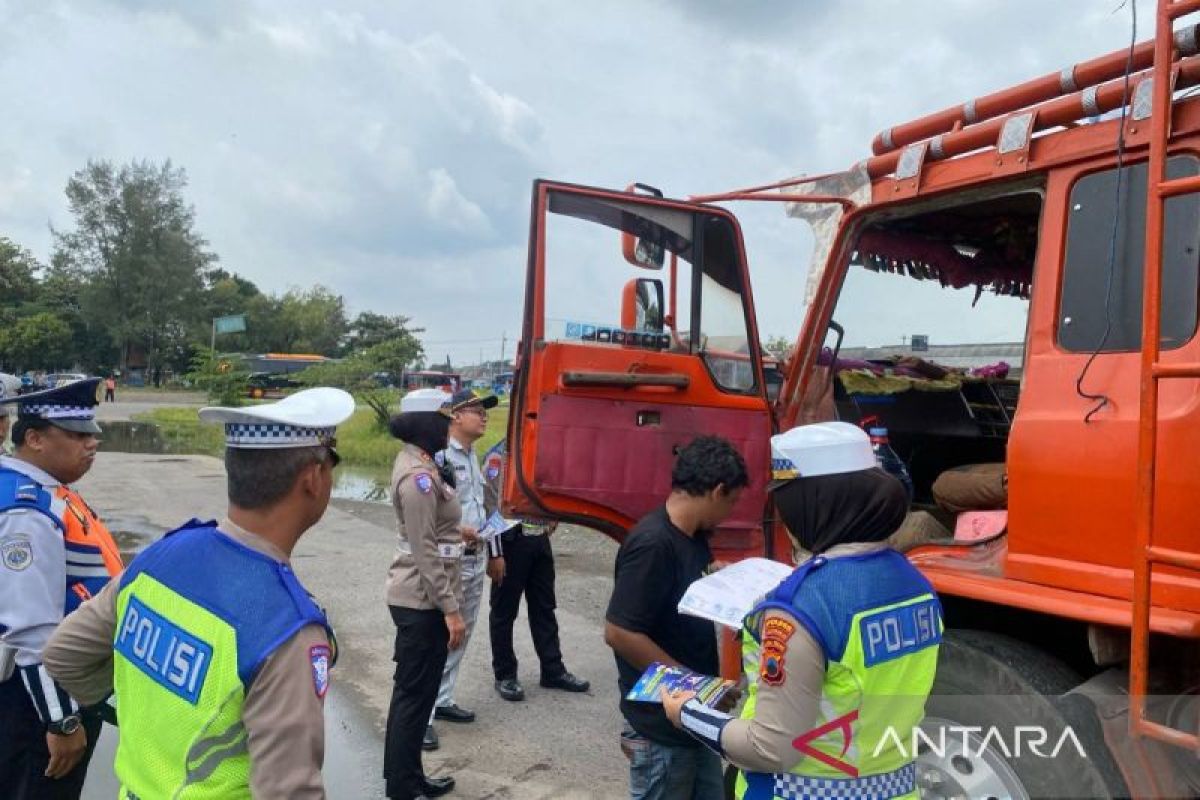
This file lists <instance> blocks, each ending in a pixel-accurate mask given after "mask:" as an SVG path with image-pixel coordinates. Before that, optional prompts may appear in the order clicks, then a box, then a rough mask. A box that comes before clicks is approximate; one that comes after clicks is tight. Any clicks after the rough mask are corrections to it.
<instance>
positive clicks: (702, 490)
mask: <svg viewBox="0 0 1200 800" xmlns="http://www.w3.org/2000/svg"><path fill="white" fill-rule="evenodd" d="M749 485H750V475H749V474H748V473H747V472H746V462H745V461H744V460H743V459H742V456H741V454H740V453H738V451H737V450H736V449H735V448H734V446H733V445H732V444H730V443H729V442H728V441H727V440H725V439H722V438H721V437H720V436H698V437H696V438H695V439H693V440H692V441H691V443H690V444H688V446H687V447H684V448H683V449H682V450H680V451H679V455H678V456H677V457H676V459H675V467H674V469H672V470H671V488H672V489H673V490H677V491H681V492H685V493H687V494H689V495H692V496H693V497H699V496H700V495H705V494H708V493H709V492H711V491H712V490H713V489H715V488H717V487H718V486H724V487H725V491H731V490H733V489H741V488H742V487H745V486H749Z"/></svg>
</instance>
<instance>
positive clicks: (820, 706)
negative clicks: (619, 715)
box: [664, 422, 942, 800]
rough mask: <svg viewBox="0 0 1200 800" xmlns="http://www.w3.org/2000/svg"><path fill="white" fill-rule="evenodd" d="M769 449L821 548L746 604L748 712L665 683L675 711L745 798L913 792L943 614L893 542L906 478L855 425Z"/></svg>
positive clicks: (778, 441) (795, 527) (782, 489)
mask: <svg viewBox="0 0 1200 800" xmlns="http://www.w3.org/2000/svg"><path fill="white" fill-rule="evenodd" d="M771 448H772V457H773V466H774V468H775V470H774V472H775V475H774V477H775V478H776V480H775V481H774V482H773V483H772V484H771V486H770V487H769V488H770V489H771V490H772V491H773V493H774V497H775V506H776V508H777V509H778V511H779V516H780V517H781V518H782V519H783V522H784V524H785V525H786V526H787V528H788V532H789V534H790V535H791V537H792V540H793V543H794V544H795V546H796V548H797V550H803V551H807V552H809V553H811V554H812V556H811V557H810V558H809V559H808V560H806V561H804V562H803V563H802V564H800V566H798V567H797V568H796V570H795V571H794V572H793V573H792V574H791V576H789V577H788V578H787V579H786V580H784V581H783V583H781V584H780V585H779V586H778V587H776V588H775V589H774V590H772V591H771V592H769V593H768V594H767V595H766V596H765V597H764V598H763V599H762V600H761V601H760V602H759V604H758V605H757V606H756V607H755V608H754V610H753V611H751V612H750V614H749V615H747V617H746V620H745V623H744V628H743V633H742V646H743V664H744V668H745V671H746V675H747V679H748V681H749V692H748V699H747V701H746V704H745V707H744V708H743V711H742V714H741V717H740V718H739V719H732V718H730V717H728V716H726V715H724V714H721V713H720V712H717V711H715V710H713V709H712V708H709V707H707V706H704V705H702V704H701V703H700V702H699V701H697V700H695V699H693V698H692V697H691V696H690V693H679V694H674V695H670V696H665V697H664V704H665V706H666V709H667V714H668V716H670V717H671V719H672V721H673V722H675V724H676V725H679V726H680V727H682V729H683V730H685V731H687V732H689V733H690V734H692V736H694V737H695V738H697V739H699V740H700V741H701V742H702V743H704V744H705V745H707V746H708V747H710V748H712V749H714V750H716V751H717V752H718V753H720V754H721V755H723V756H724V757H725V758H726V759H727V760H728V761H730V762H731V763H732V764H734V765H735V766H736V767H737V768H738V770H739V774H738V778H737V784H736V790H735V791H736V797H737V798H739V800H792V799H793V798H801V797H817V796H819V797H822V798H846V799H847V800H849V798H861V797H874V798H893V797H897V798H914V799H915V798H917V797H918V796H919V793H918V788H917V783H916V771H915V767H914V764H913V760H912V759H913V756H914V755H915V754H914V753H912V752H911V747H910V743H911V741H912V729H913V727H914V726H916V725H917V724H918V723H919V722H920V721H921V719H922V717H923V716H924V713H925V699H926V698H927V697H928V695H929V691H930V689H931V688H932V685H933V677H934V671H935V668H936V666H937V653H938V644H939V642H940V641H941V633H942V621H941V608H940V606H939V604H938V600H937V596H936V595H935V594H934V592H933V589H932V587H931V586H930V585H929V582H928V581H926V580H925V578H924V577H923V576H922V575H921V574H920V572H918V571H917V569H916V568H915V567H913V566H912V565H911V564H909V562H908V561H907V559H905V558H904V556H902V555H900V554H899V553H897V552H895V551H894V550H891V549H890V548H889V547H888V546H887V544H886V539H887V537H888V536H889V535H891V534H892V533H893V532H894V531H895V530H896V529H897V528H898V527H899V526H900V523H901V522H903V520H904V515H905V513H906V512H907V510H908V498H907V495H906V493H905V490H904V487H903V485H902V484H901V483H900V482H899V481H898V480H896V479H895V478H893V477H892V476H891V475H888V474H887V473H885V472H883V471H882V470H880V469H879V468H878V467H876V464H875V457H874V453H873V452H872V451H871V444H870V440H869V438H868V437H867V434H866V433H864V432H863V431H862V430H861V429H859V428H857V427H855V426H854V425H850V424H847V423H843V422H823V423H817V424H814V425H803V426H800V427H798V428H793V429H792V430H790V431H788V432H787V433H783V434H780V435H778V436H775V437H772V439H771Z"/></svg>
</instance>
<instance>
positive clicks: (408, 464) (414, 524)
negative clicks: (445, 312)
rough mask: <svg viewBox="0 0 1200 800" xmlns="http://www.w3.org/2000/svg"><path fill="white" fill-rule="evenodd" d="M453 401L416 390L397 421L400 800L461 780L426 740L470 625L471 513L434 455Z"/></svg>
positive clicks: (390, 777) (389, 745) (392, 736)
mask: <svg viewBox="0 0 1200 800" xmlns="http://www.w3.org/2000/svg"><path fill="white" fill-rule="evenodd" d="M450 399H451V398H450V395H449V394H448V393H446V392H443V391H441V390H440V389H418V390H416V391H412V392H409V393H408V394H407V395H405V396H404V398H403V399H402V400H401V401H400V414H399V415H397V416H395V417H393V418H392V421H391V425H390V427H391V432H392V435H393V436H395V437H396V438H397V439H400V440H401V441H403V442H404V448H403V449H402V450H401V451H400V453H399V454H398V455H397V456H396V464H395V466H394V467H393V468H392V505H393V506H395V509H396V517H397V520H398V522H399V526H400V538H399V542H398V546H397V548H396V556H395V558H394V559H393V561H392V566H391V569H389V570H388V579H387V602H388V610H389V611H390V612H391V615H392V621H393V622H395V623H396V645H395V652H394V654H393V659H394V660H395V662H396V672H395V676H394V678H393V681H392V700H391V705H390V706H389V708H388V719H387V738H386V741H385V749H384V759H383V774H384V778H385V779H386V781H387V787H386V788H387V796H388V797H389V798H392V800H414V798H420V797H438V796H440V795H443V794H445V793H447V792H449V791H450V790H451V789H453V788H454V779H453V778H451V777H444V778H430V777H427V776H426V775H425V771H424V768H423V767H422V766H421V740H422V738H423V737H424V735H425V727H426V725H427V724H428V722H429V716H430V714H432V713H433V704H434V701H435V700H436V699H437V690H438V683H439V682H440V681H441V678H442V668H443V667H444V666H445V664H446V656H447V655H448V654H449V651H450V650H453V649H455V648H457V647H459V646H460V645H461V644H462V640H463V632H464V630H465V627H464V625H463V619H462V615H461V614H460V613H459V610H458V609H459V603H460V602H461V600H462V587H461V585H460V579H459V573H458V569H459V561H460V559H461V558H462V550H463V545H462V533H461V531H460V530H459V520H460V517H461V513H462V512H461V507H460V505H459V502H458V498H457V496H456V495H455V492H454V473H453V470H449V471H448V472H447V471H445V470H440V469H439V467H438V465H437V464H436V463H435V462H434V460H433V456H434V454H436V453H438V452H440V451H442V450H444V449H446V445H447V440H448V438H449V435H450V419H451V413H450V410H449V409H450Z"/></svg>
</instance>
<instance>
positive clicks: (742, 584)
mask: <svg viewBox="0 0 1200 800" xmlns="http://www.w3.org/2000/svg"><path fill="white" fill-rule="evenodd" d="M792 569H793V568H792V567H790V566H788V565H787V564H781V563H779V562H778V561H772V560H770V559H769V558H747V559H744V560H742V561H739V562H737V563H736V564H730V565H729V566H728V567H723V568H721V569H719V570H717V571H716V572H714V573H712V574H711V575H705V576H704V577H703V578H701V579H700V580H698V581H695V582H694V583H693V584H692V585H691V586H689V587H688V589H687V591H686V592H685V593H684V595H683V599H681V600H680V601H679V606H678V608H679V613H680V614H688V615H690V616H693V617H700V618H701V619H707V620H711V621H712V622H716V623H718V624H720V625H725V626H727V627H729V628H733V629H734V630H738V629H740V628H741V627H742V620H743V619H745V617H746V615H747V614H749V613H750V610H751V609H753V608H754V606H755V604H756V603H758V601H759V598H761V597H762V596H763V595H764V594H766V593H767V592H769V591H771V590H772V589H774V588H775V587H776V586H778V585H779V584H780V583H782V582H783V580H784V579H785V578H787V576H788V575H791V574H792Z"/></svg>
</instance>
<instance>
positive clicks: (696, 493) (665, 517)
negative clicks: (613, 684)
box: [604, 436, 749, 800]
mask: <svg viewBox="0 0 1200 800" xmlns="http://www.w3.org/2000/svg"><path fill="white" fill-rule="evenodd" d="M748 484H749V476H748V475H747V473H746V463H745V461H743V460H742V457H741V456H740V455H739V454H738V452H737V450H735V449H734V448H733V445H731V444H730V443H729V442H727V441H725V440H724V439H721V438H719V437H716V436H701V437H700V438H698V439H696V440H694V441H693V442H692V443H691V444H689V445H688V446H687V447H685V448H683V449H682V450H681V451H680V452H679V456H678V457H677V459H676V461H675V467H674V469H673V470H672V472H671V494H670V496H669V497H668V498H667V502H666V504H665V505H664V506H663V507H662V508H659V509H656V510H655V511H652V512H650V513H649V514H647V515H646V516H645V517H643V518H642V519H641V520H640V521H639V522H638V523H637V525H635V526H634V527H633V529H632V530H631V531H630V532H629V535H628V536H626V537H625V541H624V543H622V545H621V549H620V550H619V551H618V552H617V564H616V571H615V580H614V585H613V594H612V599H611V600H609V603H608V613H607V614H606V615H605V620H606V621H605V625H604V641H605V642H607V643H608V645H609V647H611V648H612V649H613V654H614V655H615V656H616V659H617V674H618V678H617V683H618V685H619V686H620V689H621V713H622V714H623V715H624V716H625V721H626V726H625V730H624V731H623V732H622V734H621V747H622V749H623V750H624V751H625V753H626V755H628V756H629V760H630V765H629V790H630V797H631V798H632V800H721V798H722V796H723V787H722V781H721V759H720V758H719V757H718V756H717V755H716V754H715V753H713V752H712V751H710V750H708V749H706V748H705V747H703V746H701V745H700V744H699V743H698V742H696V740H695V739H693V738H691V737H690V736H688V735H687V734H685V733H683V732H681V731H679V730H678V729H676V728H675V726H674V725H672V724H671V723H670V721H669V720H668V719H667V717H666V715H665V714H664V713H663V708H662V706H661V705H659V704H658V703H637V702H631V701H628V700H625V699H624V698H625V695H626V694H628V693H629V690H630V689H632V688H633V684H634V683H636V682H637V679H638V677H639V676H640V675H641V674H642V672H643V671H644V670H645V669H646V667H648V666H649V665H650V664H651V663H653V662H655V661H659V662H662V663H665V664H672V665H676V664H678V665H683V666H685V667H687V668H688V669H692V670H695V671H696V672H702V673H705V674H708V675H715V674H716V673H717V671H718V670H719V669H720V664H719V659H718V656H717V638H716V631H715V630H714V628H713V625H712V623H711V622H707V621H705V620H702V619H699V618H696V617H689V616H684V615H681V614H680V613H679V612H678V611H676V607H677V606H678V605H679V600H680V598H682V597H683V593H684V592H685V591H686V590H687V587H688V586H689V585H690V584H691V583H692V582H693V581H695V580H697V579H699V578H700V577H701V576H702V575H703V574H704V572H705V570H706V569H707V568H708V565H709V563H710V562H711V561H712V552H711V551H710V550H709V547H708V538H709V536H710V535H711V533H712V531H713V530H715V529H716V527H717V526H718V525H719V524H720V523H721V522H723V521H724V520H725V519H726V518H727V517H728V516H729V515H730V513H732V511H733V507H734V506H735V505H736V504H737V502H738V499H739V498H740V497H741V494H742V491H743V490H744V489H745V487H746V486H747V485H748Z"/></svg>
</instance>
